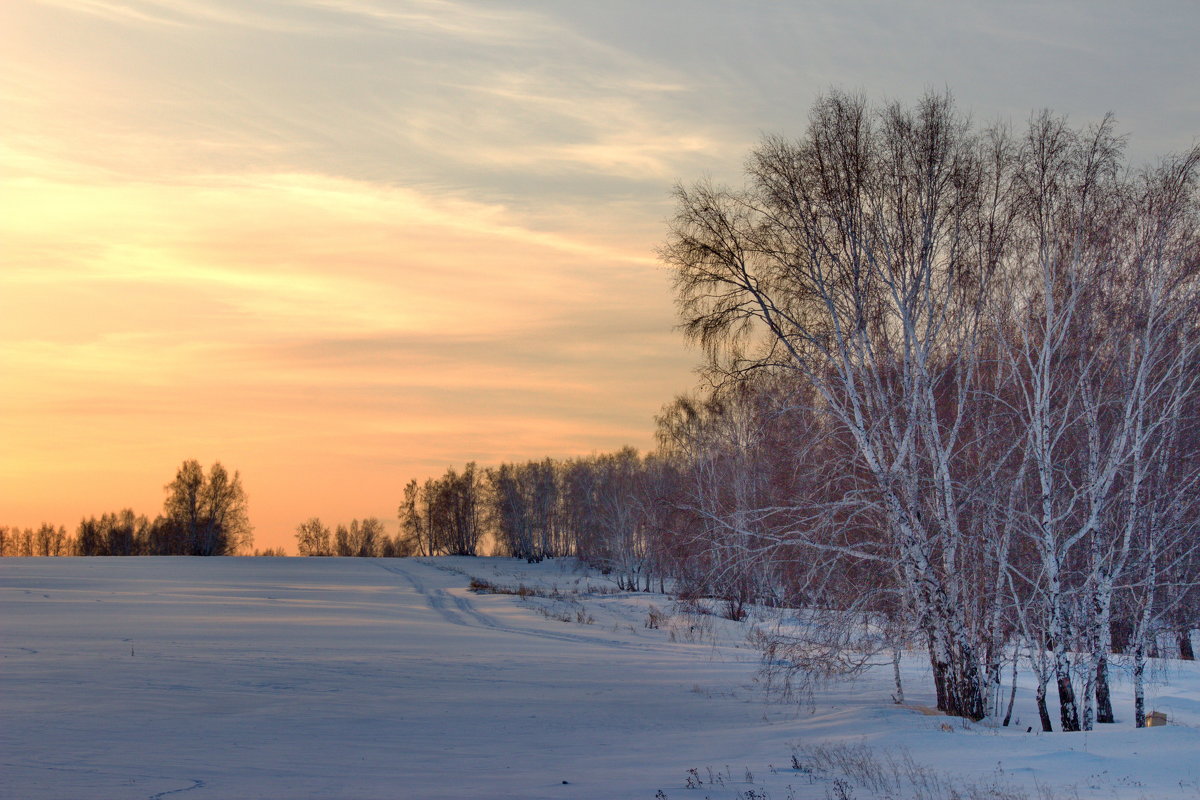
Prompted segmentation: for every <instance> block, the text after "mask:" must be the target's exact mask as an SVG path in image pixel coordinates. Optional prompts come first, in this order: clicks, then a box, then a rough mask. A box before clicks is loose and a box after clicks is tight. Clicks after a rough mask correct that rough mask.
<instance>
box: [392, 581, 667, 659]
mask: <svg viewBox="0 0 1200 800" xmlns="http://www.w3.org/2000/svg"><path fill="white" fill-rule="evenodd" d="M375 563H376V565H377V566H379V567H381V568H382V569H384V570H386V571H388V572H390V573H392V574H393V575H399V576H400V577H402V578H404V579H405V580H406V581H408V583H409V585H410V586H412V588H413V591H415V592H416V593H417V594H419V595H421V597H423V598H424V600H425V603H426V605H428V606H429V608H431V609H432V610H434V611H436V612H438V613H439V614H441V615H442V618H443V619H445V620H446V621H447V622H449V623H451V624H453V625H465V626H467V627H481V628H487V629H489V630H493V631H498V632H501V633H511V634H515V635H518V636H532V637H534V638H537V639H551V640H553V641H559V642H574V643H582V644H591V645H599V646H601V647H614V648H619V649H630V650H648V651H649V650H655V651H661V650H663V648H661V647H656V646H654V645H652V644H648V643H647V644H641V643H633V642H623V641H620V640H619V639H603V638H599V637H595V636H583V635H579V634H573V633H559V632H554V631H541V630H535V629H532V628H517V627H513V626H512V625H505V624H504V623H502V622H500V621H498V620H496V619H495V618H494V617H490V616H488V615H487V614H485V613H484V612H482V611H480V610H479V609H477V608H476V607H475V606H474V604H473V603H471V601H470V600H468V599H467V598H466V597H460V596H458V595H454V594H450V593H449V592H447V591H446V590H444V589H430V588H428V587H427V586H426V585H425V584H424V583H422V582H421V581H420V580H419V579H418V578H417V577H416V576H415V575H413V574H412V572H413V571H412V569H411V567H412V566H414V565H419V566H421V567H423V568H424V569H437V568H436V567H430V566H427V565H425V564H421V563H420V562H419V561H413V560H411V559H405V560H404V564H403V566H395V565H391V564H384V563H381V562H375ZM447 601H449V603H451V604H453V606H454V608H450V607H448V605H447ZM463 615H466V616H467V617H470V618H471V619H473V620H474V621H475V622H476V623H478V624H477V625H472V623H471V622H468V621H467V620H466V619H464V618H463Z"/></svg>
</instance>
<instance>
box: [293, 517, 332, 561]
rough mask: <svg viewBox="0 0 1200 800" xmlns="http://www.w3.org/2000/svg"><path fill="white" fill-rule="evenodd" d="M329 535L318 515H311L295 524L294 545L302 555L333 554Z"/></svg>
mask: <svg viewBox="0 0 1200 800" xmlns="http://www.w3.org/2000/svg"><path fill="white" fill-rule="evenodd" d="M329 537H330V531H329V528H328V527H326V526H325V525H324V524H322V523H321V519H320V518H319V517H313V518H312V519H310V520H308V521H307V522H302V523H300V524H299V525H297V526H296V545H297V548H298V549H299V551H300V555H302V556H331V555H333V545H332V543H331V542H330V538H329Z"/></svg>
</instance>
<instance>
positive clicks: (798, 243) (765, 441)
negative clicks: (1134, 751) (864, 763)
mask: <svg viewBox="0 0 1200 800" xmlns="http://www.w3.org/2000/svg"><path fill="white" fill-rule="evenodd" d="M1123 148H1124V142H1123V140H1122V139H1121V138H1120V137H1118V136H1117V135H1116V134H1115V133H1114V131H1113V123H1112V121H1111V119H1105V120H1104V121H1103V122H1101V123H1100V124H1099V125H1096V126H1093V127H1091V128H1087V129H1075V128H1072V127H1071V126H1070V125H1068V124H1067V122H1066V121H1065V120H1064V119H1061V118H1058V117H1055V116H1053V115H1052V114H1050V113H1049V112H1043V113H1040V114H1035V115H1033V116H1032V117H1031V119H1030V122H1029V124H1028V125H1027V126H1026V127H1025V128H1024V130H1022V131H1021V132H1019V133H1015V132H1013V131H1012V130H1010V129H1008V128H1006V127H1004V126H993V127H990V128H986V129H982V130H979V129H976V128H974V127H973V126H972V124H971V123H970V121H969V120H968V119H967V118H966V117H964V116H963V115H962V114H960V113H959V112H957V111H956V110H955V107H954V104H953V101H952V100H951V98H949V97H948V96H928V97H926V98H924V99H923V100H921V101H920V102H919V103H917V104H916V105H915V106H913V107H904V106H902V105H899V104H891V105H887V106H884V107H882V108H872V107H870V106H868V105H867V103H866V102H865V101H864V100H863V99H861V98H857V97H850V96H846V95H842V94H838V93H833V94H830V95H829V96H826V97H824V98H821V99H820V100H819V101H818V102H817V103H816V105H815V106H814V108H813V111H812V114H811V122H810V126H809V129H808V130H807V132H806V133H805V134H804V135H803V136H802V137H801V138H800V139H798V140H796V141H785V140H782V139H775V138H769V139H766V140H764V142H763V143H762V145H761V146H760V147H759V148H758V149H757V150H756V151H754V152H753V153H752V154H751V156H750V158H749V160H748V162H747V180H746V185H745V186H744V187H743V188H740V189H730V188H725V187H719V186H713V185H711V184H709V183H700V184H697V185H695V186H691V187H681V188H679V189H678V190H677V196H676V198H677V204H678V213H677V216H676V218H675V221H674V223H673V224H672V228H671V233H670V237H669V239H668V242H667V244H666V245H665V247H664V248H663V251H662V255H663V258H664V260H665V261H666V262H667V263H668V264H670V265H671V266H672V268H673V269H674V271H675V279H676V286H677V288H678V292H679V297H680V308H681V313H682V317H683V322H684V329H685V331H686V332H687V334H688V335H689V336H690V337H692V338H693V339H694V340H695V341H697V342H699V343H700V344H701V345H703V347H704V348H705V352H706V354H707V356H708V374H709V378H710V380H711V383H712V384H713V385H715V386H717V387H718V388H717V389H715V390H713V391H712V392H710V393H708V394H707V395H704V396H700V397H696V398H681V399H679V400H677V401H676V402H674V403H673V404H671V405H669V406H668V407H667V408H666V409H665V411H664V413H663V415H662V416H661V418H660V419H659V430H658V435H659V440H660V446H659V449H658V451H657V452H656V453H655V454H652V455H649V456H644V457H643V456H639V455H637V454H636V453H634V452H633V451H628V450H627V451H621V452H620V453H614V454H608V455H601V456H595V457H591V458H583V459H570V460H562V461H552V460H547V461H541V462H529V463H526V464H505V465H500V466H498V467H495V468H492V469H485V470H480V469H478V468H476V467H474V466H473V465H468V466H467V467H466V468H464V470H463V471H462V472H461V473H460V472H455V471H453V470H451V471H449V472H448V473H447V474H446V475H445V476H444V477H443V478H441V479H439V480H431V481H427V482H425V483H424V484H417V483H416V482H411V483H409V485H408V487H407V488H406V491H405V500H404V503H403V505H402V506H401V509H400V521H401V528H402V535H403V536H404V537H405V538H406V539H407V541H409V542H410V543H411V545H410V546H411V548H412V550H413V551H414V552H417V553H421V554H427V555H431V554H439V553H464V554H469V553H473V552H475V551H476V550H477V549H478V548H479V547H480V543H481V542H484V541H490V542H492V543H494V546H495V548H496V549H497V551H498V552H500V553H503V554H507V555H513V556H520V557H525V558H531V559H536V558H540V557H543V556H552V555H576V556H579V557H580V558H583V559H584V560H586V561H588V562H589V563H592V564H594V565H596V566H598V567H600V568H601V569H605V570H609V571H611V572H614V573H616V575H617V576H618V580H619V581H621V582H622V585H624V586H627V587H630V588H633V587H639V586H640V587H641V588H643V589H644V588H647V587H649V586H650V585H651V584H652V583H658V584H664V585H667V586H670V587H672V588H673V589H674V590H675V591H677V592H680V593H683V594H694V595H704V596H708V597H715V598H721V599H723V600H724V601H725V602H726V603H727V610H728V612H729V613H730V615H731V616H737V615H738V614H740V613H741V611H742V609H743V608H744V606H745V605H746V604H747V603H752V602H753V603H767V604H786V605H787V606H790V607H796V608H802V609H804V615H805V620H806V624H805V626H804V629H803V632H802V633H800V634H797V635H796V636H790V637H789V636H776V637H772V638H771V639H770V641H765V642H764V647H766V648H768V649H769V653H770V655H771V661H772V663H774V664H785V665H787V666H786V667H785V668H784V671H785V672H786V671H788V670H792V671H794V673H795V674H796V675H798V676H801V677H803V676H806V675H808V676H812V675H817V676H819V675H829V674H837V673H845V672H853V671H854V670H856V669H858V668H861V667H862V666H863V665H864V663H866V660H867V659H869V658H871V657H873V656H876V655H877V654H879V653H892V654H895V657H897V658H898V652H899V650H900V649H910V650H911V649H920V650H923V651H926V652H927V653H928V654H929V660H930V666H931V675H932V677H933V683H934V689H935V692H936V696H937V704H938V707H939V708H941V709H942V710H944V711H946V712H948V713H951V714H956V715H962V716H966V717H969V718H972V719H979V718H982V717H983V716H985V715H989V714H991V715H995V716H997V717H999V716H1003V717H1004V719H1005V721H1007V719H1008V716H1009V714H1011V709H1012V697H1013V694H1014V692H1015V680H1016V674H1017V672H1016V670H1017V666H1018V664H1021V663H1026V664H1030V665H1031V668H1032V669H1033V671H1034V673H1035V677H1036V685H1037V687H1038V688H1037V693H1036V701H1037V706H1038V709H1039V713H1040V716H1041V723H1042V727H1043V728H1044V729H1045V730H1051V729H1052V728H1053V727H1054V724H1055V722H1054V720H1053V719H1052V718H1051V715H1050V713H1049V710H1048V704H1047V696H1048V694H1049V693H1050V692H1051V691H1052V692H1055V693H1056V694H1057V697H1058V701H1059V703H1058V704H1059V709H1060V711H1059V714H1058V726H1059V727H1060V728H1061V729H1062V730H1067V731H1072V730H1080V729H1084V730H1086V729H1090V728H1092V727H1093V726H1094V725H1095V724H1096V723H1099V722H1110V721H1112V720H1113V719H1114V711H1113V709H1112V703H1111V700H1110V696H1109V681H1110V676H1109V672H1110V668H1111V664H1112V662H1113V659H1114V658H1115V657H1117V656H1120V661H1121V663H1122V664H1123V665H1124V666H1126V667H1127V668H1128V669H1129V670H1130V671H1131V673H1132V676H1133V686H1134V697H1135V708H1134V716H1135V720H1136V721H1137V724H1138V725H1139V726H1140V725H1142V724H1143V723H1144V711H1145V709H1144V690H1145V689H1144V682H1145V673H1146V669H1147V666H1148V659H1149V658H1151V657H1153V656H1154V655H1155V654H1158V653H1159V652H1160V648H1169V649H1168V650H1167V651H1166V652H1170V653H1172V654H1175V655H1179V656H1181V657H1184V658H1192V657H1193V652H1192V640H1191V638H1190V637H1191V635H1192V632H1194V631H1195V630H1196V629H1197V628H1198V627H1200V619H1198V618H1197V617H1198V614H1200V530H1198V526H1200V383H1198V382H1200V202H1198V192H1197V171H1198V168H1200V148H1194V149H1192V150H1191V151H1189V152H1187V153H1184V154H1182V155H1179V156H1171V157H1166V158H1163V159H1161V160H1160V161H1159V162H1158V163H1157V164H1155V165H1153V166H1150V167H1146V168H1142V169H1132V168H1130V167H1129V166H1128V165H1127V164H1126V163H1125V160H1124V149H1123ZM897 674H898V673H897ZM1009 681H1011V683H1009ZM1006 684H1007V685H1006ZM901 692H902V687H901V686H899V685H897V693H898V694H900V693H901Z"/></svg>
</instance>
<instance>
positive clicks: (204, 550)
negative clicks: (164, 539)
mask: <svg viewBox="0 0 1200 800" xmlns="http://www.w3.org/2000/svg"><path fill="white" fill-rule="evenodd" d="M166 490H167V493H168V494H167V499H166V501H165V502H164V504H163V519H164V520H165V525H166V527H167V528H168V529H169V530H170V537H169V538H170V539H172V540H173V545H174V546H176V547H181V548H182V553H181V554H184V555H195V556H213V555H233V554H235V553H237V552H238V551H239V550H242V549H249V548H250V546H251V545H252V544H253V541H254V540H253V534H252V530H251V527H250V518H249V516H248V514H247V511H246V492H245V490H244V489H243V488H242V481H241V476H240V475H239V474H238V473H237V472H235V473H233V476H232V477H231V476H230V475H229V472H228V471H227V470H226V469H225V468H224V467H223V466H221V463H220V462H217V463H215V464H213V465H212V467H211V468H210V469H209V473H208V475H207V476H205V475H204V470H203V468H202V467H201V466H200V462H198V461H195V460H188V461H185V462H183V465H182V466H181V467H180V468H179V471H178V472H177V473H176V475H175V480H173V481H172V482H171V483H169V484H167V486H166Z"/></svg>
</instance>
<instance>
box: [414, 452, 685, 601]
mask: <svg viewBox="0 0 1200 800" xmlns="http://www.w3.org/2000/svg"><path fill="white" fill-rule="evenodd" d="M672 471H673V467H672V466H671V465H670V464H669V463H668V462H666V461H664V460H661V459H659V458H657V457H656V456H646V457H642V456H639V455H638V453H637V451H635V450H633V449H631V448H626V449H623V450H620V451H618V452H616V453H610V454H604V455H597V456H590V457H583V458H574V459H566V460H554V459H545V460H542V461H530V462H527V463H519V464H500V465H499V466H497V467H494V468H489V469H482V470H481V469H479V468H478V467H477V466H476V465H475V464H467V465H466V467H464V469H463V470H462V472H458V471H456V470H454V469H450V470H447V472H446V474H445V475H444V476H443V477H442V478H440V479H429V480H426V481H425V482H424V483H423V484H419V483H418V482H417V481H415V480H414V481H410V482H409V484H408V485H407V486H406V487H405V489H404V502H403V504H402V505H401V506H400V510H399V515H400V536H401V537H402V539H403V540H404V541H405V542H406V543H407V549H408V550H409V551H411V552H413V553H415V554H419V555H475V554H476V553H477V552H480V551H481V550H482V551H484V552H492V553H496V554H499V555H506V556H513V557H516V558H524V559H527V560H529V561H540V560H542V559H543V558H547V557H554V556H564V555H574V556H579V557H580V558H582V559H584V560H585V561H587V562H588V563H591V564H594V565H596V566H597V567H599V568H600V569H602V570H604V571H605V572H607V573H614V574H615V575H616V578H617V581H618V582H619V583H620V584H621V585H622V586H623V587H627V588H630V589H636V588H646V589H649V588H650V582H651V580H652V577H654V576H657V577H659V578H662V577H663V576H665V575H666V574H667V573H666V570H664V569H662V568H659V567H658V566H657V565H656V564H653V563H651V561H652V560H653V559H656V558H660V557H661V553H659V552H658V551H657V550H655V549H654V548H653V547H652V541H653V540H654V539H655V537H656V535H657V532H661V531H663V530H666V528H667V526H668V521H667V518H668V517H670V516H672V515H673V514H675V513H676V511H675V510H674V507H673V504H672V502H671V501H670V495H671V489H670V487H671V486H672V485H673V478H672V474H673V473H672Z"/></svg>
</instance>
